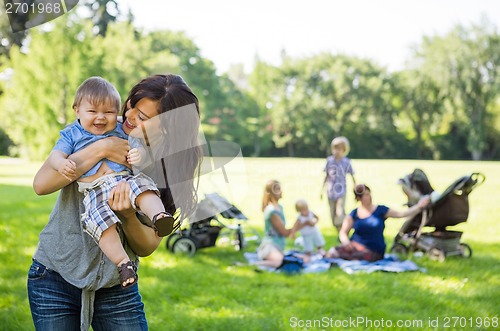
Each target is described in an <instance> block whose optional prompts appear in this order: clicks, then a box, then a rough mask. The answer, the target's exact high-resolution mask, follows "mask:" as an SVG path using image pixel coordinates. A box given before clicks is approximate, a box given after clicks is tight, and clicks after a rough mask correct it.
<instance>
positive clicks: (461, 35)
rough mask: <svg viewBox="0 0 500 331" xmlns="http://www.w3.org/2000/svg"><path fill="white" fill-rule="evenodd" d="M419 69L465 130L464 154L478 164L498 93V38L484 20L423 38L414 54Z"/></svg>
mask: <svg viewBox="0 0 500 331" xmlns="http://www.w3.org/2000/svg"><path fill="white" fill-rule="evenodd" d="M414 58H415V61H416V63H418V64H420V69H421V70H422V71H424V72H426V73H427V75H428V76H429V77H432V78H433V80H434V81H435V82H436V84H437V86H439V88H440V89H441V91H442V93H443V94H444V95H445V97H446V100H447V106H448V110H449V111H450V112H451V113H453V117H455V118H457V119H459V122H461V123H463V125H465V126H466V127H467V128H468V132H469V133H468V137H467V150H468V151H469V152H470V153H471V155H472V159H474V160H479V159H481V157H482V153H483V151H484V150H485V149H487V146H486V144H487V140H486V137H487V136H488V133H487V132H486V130H487V125H486V123H488V121H490V120H491V115H490V114H489V109H491V108H492V107H494V105H495V103H496V102H497V96H498V93H499V91H500V81H499V79H498V78H499V74H500V36H499V34H498V32H497V29H496V27H495V26H494V25H492V24H491V23H489V22H488V21H486V20H483V21H482V22H481V23H480V24H478V25H476V24H473V25H472V26H470V27H465V26H461V25H458V26H456V27H455V28H454V29H453V30H452V31H451V32H450V33H448V34H447V35H445V36H444V37H439V36H434V37H424V39H423V42H422V45H421V46H420V48H419V49H417V50H416V52H415V56H414Z"/></svg>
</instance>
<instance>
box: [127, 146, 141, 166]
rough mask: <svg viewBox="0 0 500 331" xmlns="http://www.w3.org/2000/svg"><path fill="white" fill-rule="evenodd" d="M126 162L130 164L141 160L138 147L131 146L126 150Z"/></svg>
mask: <svg viewBox="0 0 500 331" xmlns="http://www.w3.org/2000/svg"><path fill="white" fill-rule="evenodd" d="M127 162H128V163H130V164H136V163H139V162H141V153H140V152H139V149H138V148H132V149H131V150H129V151H128V155H127Z"/></svg>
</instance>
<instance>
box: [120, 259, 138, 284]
mask: <svg viewBox="0 0 500 331" xmlns="http://www.w3.org/2000/svg"><path fill="white" fill-rule="evenodd" d="M118 274H119V275H120V283H121V285H122V287H123V288H127V287H129V286H132V285H134V284H135V283H137V278H139V276H137V266H136V265H135V263H134V262H132V261H128V262H127V263H123V264H122V265H120V266H119V267H118ZM130 279H133V281H132V282H129V281H130ZM123 284H125V285H123Z"/></svg>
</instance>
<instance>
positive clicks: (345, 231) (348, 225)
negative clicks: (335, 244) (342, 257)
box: [339, 215, 354, 245]
mask: <svg viewBox="0 0 500 331" xmlns="http://www.w3.org/2000/svg"><path fill="white" fill-rule="evenodd" d="M353 225H354V220H353V219H352V216H351V215H346V217H345V218H344V222H342V227H341V228H340V231H339V240H340V242H341V243H342V244H343V245H349V244H350V243H351V240H350V239H349V232H350V231H351V229H352V227H353Z"/></svg>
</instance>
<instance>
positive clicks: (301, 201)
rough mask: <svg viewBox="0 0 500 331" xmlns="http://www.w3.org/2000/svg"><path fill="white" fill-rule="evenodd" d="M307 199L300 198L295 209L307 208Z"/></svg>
mask: <svg viewBox="0 0 500 331" xmlns="http://www.w3.org/2000/svg"><path fill="white" fill-rule="evenodd" d="M307 207H308V206H307V201H306V200H304V199H299V200H297V201H296V202H295V210H296V211H300V210H302V209H304V208H307Z"/></svg>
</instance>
